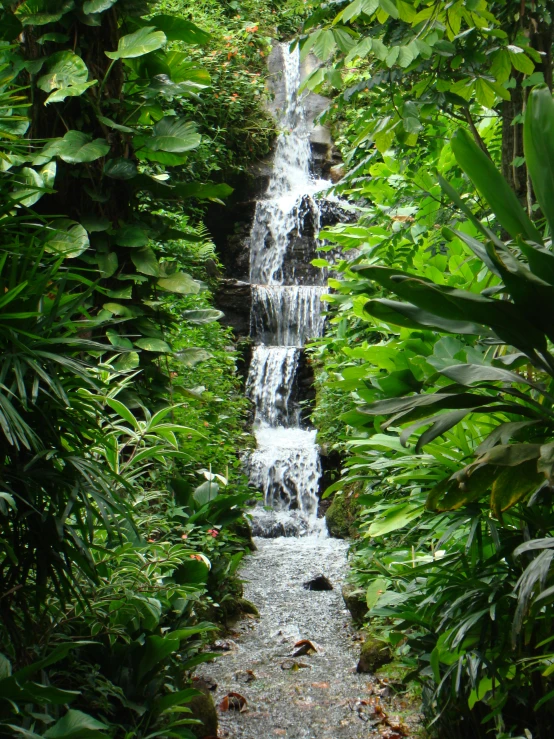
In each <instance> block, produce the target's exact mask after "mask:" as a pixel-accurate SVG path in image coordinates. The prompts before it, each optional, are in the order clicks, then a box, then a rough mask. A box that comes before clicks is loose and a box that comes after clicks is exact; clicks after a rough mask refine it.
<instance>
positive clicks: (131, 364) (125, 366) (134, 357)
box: [114, 352, 140, 372]
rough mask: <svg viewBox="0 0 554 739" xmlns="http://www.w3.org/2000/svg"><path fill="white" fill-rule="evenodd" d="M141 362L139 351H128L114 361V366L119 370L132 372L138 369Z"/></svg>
mask: <svg viewBox="0 0 554 739" xmlns="http://www.w3.org/2000/svg"><path fill="white" fill-rule="evenodd" d="M139 364H140V359H139V355H138V352H126V353H125V354H122V355H121V356H120V357H119V359H118V360H117V361H116V362H115V363H114V367H115V369H116V370H117V371H118V372H130V371H131V370H134V369H136V368H137V367H138V366H139Z"/></svg>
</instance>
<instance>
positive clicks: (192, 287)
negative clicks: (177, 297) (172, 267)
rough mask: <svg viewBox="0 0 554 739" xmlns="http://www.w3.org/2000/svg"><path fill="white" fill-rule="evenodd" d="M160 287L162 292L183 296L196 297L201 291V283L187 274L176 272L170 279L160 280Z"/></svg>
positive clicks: (163, 278)
mask: <svg viewBox="0 0 554 739" xmlns="http://www.w3.org/2000/svg"><path fill="white" fill-rule="evenodd" d="M158 285H159V287H161V288H162V290H167V291H168V292H172V293H179V294H181V295H191V294H192V295H194V294H196V293H198V292H200V289H201V287H200V283H199V282H197V281H196V280H195V279H193V278H192V277H191V276H190V275H188V274H187V273H186V272H175V273H174V274H172V275H169V276H168V277H162V278H160V279H159V280H158Z"/></svg>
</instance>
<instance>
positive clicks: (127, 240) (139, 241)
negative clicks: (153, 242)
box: [114, 226, 149, 247]
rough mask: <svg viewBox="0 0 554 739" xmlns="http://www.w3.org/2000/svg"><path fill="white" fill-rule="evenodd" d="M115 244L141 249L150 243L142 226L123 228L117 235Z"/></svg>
mask: <svg viewBox="0 0 554 739" xmlns="http://www.w3.org/2000/svg"><path fill="white" fill-rule="evenodd" d="M114 240H115V243H116V244H118V245H119V246H129V247H139V246H146V245H147V244H148V243H149V238H148V236H147V234H146V233H145V232H144V231H143V229H142V228H141V227H140V226H123V227H122V228H120V229H119V230H118V231H117V232H116V234H115V238H114Z"/></svg>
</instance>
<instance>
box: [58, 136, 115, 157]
mask: <svg viewBox="0 0 554 739" xmlns="http://www.w3.org/2000/svg"><path fill="white" fill-rule="evenodd" d="M109 150H110V145H109V144H108V142H107V141H106V139H94V140H92V137H91V136H89V135H88V134H86V133H83V132H82V131H68V132H67V133H66V134H65V136H64V137H63V138H62V139H60V140H59V141H57V142H55V144H54V146H53V151H54V152H56V153H57V154H58V156H59V157H60V159H63V161H64V162H68V163H69V164H78V163H84V162H94V161H95V160H96V159H100V158H101V157H103V156H106V154H107V153H108V152H109Z"/></svg>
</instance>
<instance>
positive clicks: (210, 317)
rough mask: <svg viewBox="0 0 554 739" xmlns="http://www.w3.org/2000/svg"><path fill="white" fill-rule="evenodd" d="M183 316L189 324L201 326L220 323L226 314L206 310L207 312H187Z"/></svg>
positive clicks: (214, 310)
mask: <svg viewBox="0 0 554 739" xmlns="http://www.w3.org/2000/svg"><path fill="white" fill-rule="evenodd" d="M181 315H182V317H183V318H184V319H185V320H187V321H189V323H198V324H201V323H213V322H214V321H218V320H219V319H220V318H223V316H224V315H225V314H224V313H222V312H221V311H220V310H216V309H215V308H206V309H205V310H186V311H184V312H183V313H182V314H181Z"/></svg>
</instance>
